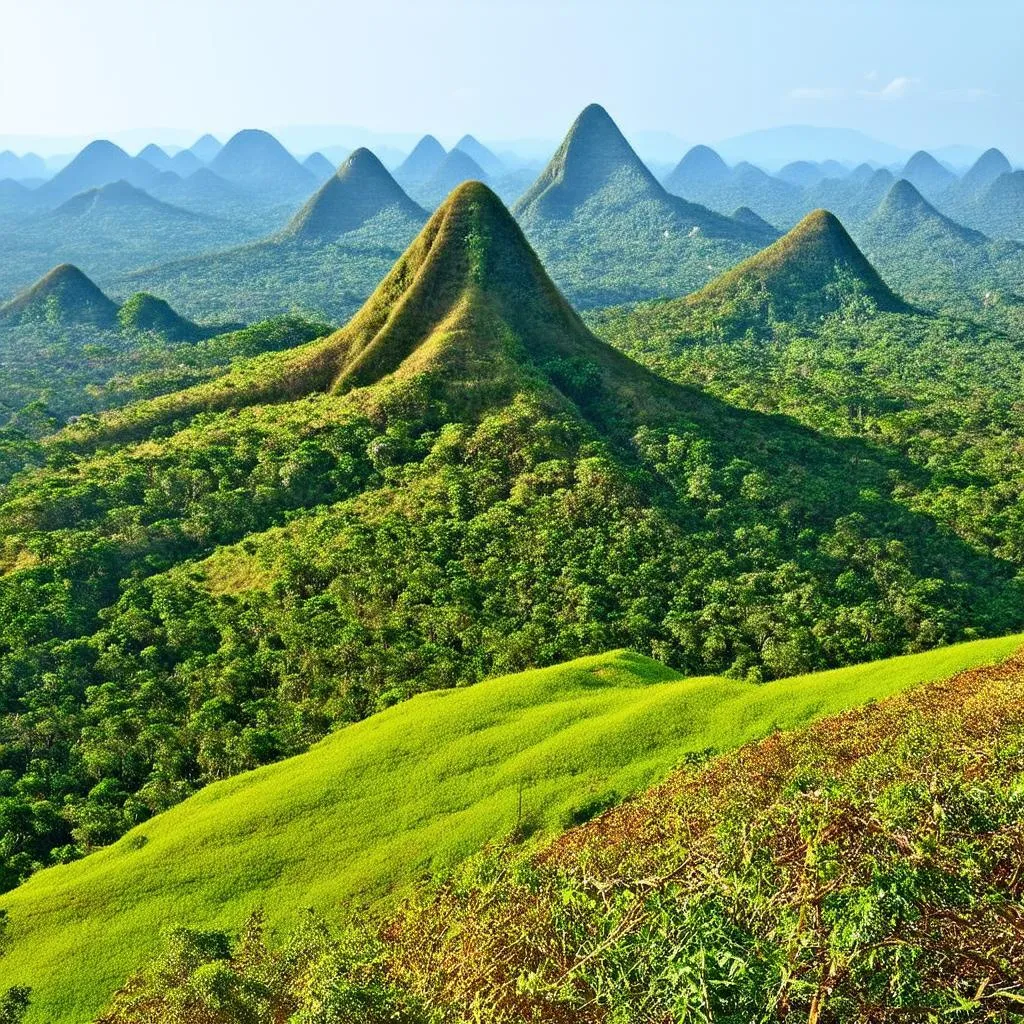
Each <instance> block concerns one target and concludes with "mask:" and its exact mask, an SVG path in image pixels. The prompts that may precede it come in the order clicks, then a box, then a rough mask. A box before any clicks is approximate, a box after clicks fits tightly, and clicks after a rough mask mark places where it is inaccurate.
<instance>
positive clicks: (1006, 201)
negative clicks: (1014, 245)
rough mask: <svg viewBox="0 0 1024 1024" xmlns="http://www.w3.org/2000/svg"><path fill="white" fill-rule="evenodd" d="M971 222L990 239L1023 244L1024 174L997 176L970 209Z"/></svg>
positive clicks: (1019, 172)
mask: <svg viewBox="0 0 1024 1024" xmlns="http://www.w3.org/2000/svg"><path fill="white" fill-rule="evenodd" d="M969 216H970V223H971V224H972V226H974V227H977V228H980V229H981V230H982V231H984V232H985V233H986V234H987V235H990V236H991V237H992V238H1009V239H1015V240H1016V241H1018V242H1024V171H1013V172H1012V173H1010V174H1000V175H999V177H998V178H996V180H995V181H993V182H992V184H991V185H989V186H988V188H987V189H985V190H984V192H982V194H981V195H980V196H979V197H978V198H977V199H976V201H975V202H974V203H973V204H972V205H971V207H970V210H969Z"/></svg>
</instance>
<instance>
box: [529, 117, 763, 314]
mask: <svg viewBox="0 0 1024 1024" xmlns="http://www.w3.org/2000/svg"><path fill="white" fill-rule="evenodd" d="M735 205H738V204H734V206H735ZM514 213H515V215H516V217H517V219H518V220H519V221H520V223H521V224H522V225H523V228H524V230H525V231H526V233H527V236H528V237H529V239H530V241H531V242H532V243H533V245H534V246H535V247H536V248H537V250H538V252H539V253H540V255H541V257H542V258H543V259H544V262H545V264H546V265H547V266H548V268H549V270H550V272H551V274H552V276H553V277H554V279H555V280H556V281H557V282H558V284H559V285H560V286H561V287H562V288H563V289H564V290H565V291H566V293H567V295H568V296H569V298H570V299H572V301H573V302H575V303H577V304H579V305H583V306H595V305H609V304H611V303H613V302H617V301H618V302H625V301H633V300H636V299H640V298H650V297H652V296H654V295H678V294H682V293H684V292H687V291H690V290H691V289H693V288H694V287H697V286H699V285H701V284H703V283H704V282H705V281H707V280H708V279H709V278H710V277H713V276H714V274H715V273H716V272H720V271H722V270H725V269H726V268H727V267H729V266H731V265H732V264H733V263H735V262H736V261H737V260H738V259H740V258H742V257H743V256H747V255H749V254H750V253H751V252H753V251H754V250H755V249H757V248H758V247H760V246H761V245H764V244H765V243H767V242H769V241H771V240H772V239H773V238H774V237H775V233H774V232H773V231H771V230H769V231H765V230H764V228H762V227H760V226H757V225H751V224H749V223H743V222H739V221H735V220H733V219H731V218H729V217H726V216H723V215H722V214H720V213H714V212H712V211H711V210H709V209H707V208H706V207H703V206H699V205H697V204H696V203H691V202H687V201H686V200H685V199H681V198H679V197H678V196H673V195H670V194H669V193H668V192H666V191H665V189H664V188H663V187H662V186H661V184H659V182H658V181H657V179H656V178H655V177H654V175H653V174H652V173H651V172H650V171H649V170H648V169H647V167H646V166H645V165H644V164H643V162H642V161H641V160H640V158H639V157H638V156H637V155H636V153H635V152H634V151H633V149H632V147H631V146H630V145H629V143H628V142H627V141H626V139H625V137H624V136H623V135H622V133H621V132H620V131H619V129H618V126H617V125H616V124H615V122H614V121H613V120H612V119H611V118H610V117H609V116H608V113H607V111H605V110H604V109H603V108H602V107H600V106H598V105H596V104H592V105H591V106H589V107H587V108H586V109H585V110H584V111H583V112H582V113H581V114H580V115H579V117H578V118H577V119H576V121H575V122H574V123H573V125H572V127H571V128H570V129H569V132H568V134H567V135H566V137H565V140H564V141H563V142H562V145H561V146H560V147H559V149H558V151H557V152H556V153H555V155H554V156H553V157H552V158H551V161H550V162H549V163H548V165H547V167H546V168H545V169H544V170H543V171H542V173H541V174H540V176H539V177H538V178H537V180H536V181H535V182H534V184H533V185H532V186H531V187H530V188H529V189H528V190H527V191H526V192H525V193H524V194H523V196H522V197H521V198H520V199H519V200H518V201H517V202H516V205H515V207H514Z"/></svg>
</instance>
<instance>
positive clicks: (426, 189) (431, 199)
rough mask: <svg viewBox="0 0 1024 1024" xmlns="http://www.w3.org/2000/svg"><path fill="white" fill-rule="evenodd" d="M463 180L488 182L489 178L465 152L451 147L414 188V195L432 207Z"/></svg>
mask: <svg viewBox="0 0 1024 1024" xmlns="http://www.w3.org/2000/svg"><path fill="white" fill-rule="evenodd" d="M464 181H483V182H489V181H490V178H489V177H488V175H487V172H486V171H485V170H484V169H483V168H482V167H481V166H480V165H479V164H478V163H477V162H476V161H475V160H474V159H473V158H472V157H471V156H470V155H469V154H468V153H467V152H465V151H464V150H461V149H453V150H452V151H451V152H450V153H449V154H448V155H447V156H446V157H445V158H444V160H442V161H441V163H440V165H439V166H438V167H437V169H436V170H435V171H434V173H433V174H432V175H431V176H430V177H429V178H428V179H427V180H426V181H425V182H424V183H423V184H422V185H420V186H419V187H418V188H417V189H415V190H414V195H415V196H416V198H417V199H419V200H420V201H421V202H422V203H423V204H424V205H425V206H428V207H434V206H437V205H438V204H439V203H441V202H443V201H444V199H445V198H446V197H447V196H448V194H449V193H450V192H451V191H452V189H454V188H457V187H458V186H459V185H461V184H462V183H463V182H464Z"/></svg>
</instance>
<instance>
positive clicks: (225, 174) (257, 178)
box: [210, 129, 316, 198]
mask: <svg viewBox="0 0 1024 1024" xmlns="http://www.w3.org/2000/svg"><path fill="white" fill-rule="evenodd" d="M210 170H212V171H213V172H214V173H215V174H218V175H219V176H220V177H222V178H224V179H225V180H226V181H229V182H231V183H232V184H234V185H240V186H242V187H243V188H245V189H247V190H249V191H250V192H253V193H262V194H264V195H267V194H269V195H272V196H274V197H277V198H280V197H290V196H304V195H308V194H309V193H310V192H312V191H313V189H314V188H315V186H316V178H315V177H314V176H313V174H311V173H310V172H309V171H308V170H307V169H306V168H304V167H303V166H302V165H301V164H300V163H299V162H298V160H296V159H295V157H293V156H292V155H291V153H289V152H288V150H286V149H285V148H284V146H282V145H281V143H280V142H278V141H277V139H275V138H274V136H273V135H271V134H269V133H268V132H264V131H259V130H257V129H246V130H244V131H240V132H238V133H237V134H236V135H233V136H232V137H231V138H230V139H229V140H228V141H227V142H226V143H225V144H224V147H223V148H222V149H220V150H219V151H218V153H217V155H216V156H215V157H214V158H213V159H212V160H211V161H210Z"/></svg>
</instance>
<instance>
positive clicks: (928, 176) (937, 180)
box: [900, 149, 957, 197]
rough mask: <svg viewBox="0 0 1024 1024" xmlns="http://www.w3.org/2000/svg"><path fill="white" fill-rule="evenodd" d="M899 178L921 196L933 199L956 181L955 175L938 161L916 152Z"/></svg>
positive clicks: (921, 151)
mask: <svg viewBox="0 0 1024 1024" xmlns="http://www.w3.org/2000/svg"><path fill="white" fill-rule="evenodd" d="M900 177H901V178H905V179H906V180H907V181H909V182H910V183H911V184H912V185H913V186H914V187H915V188H916V189H917V190H918V191H919V192H920V193H921V194H922V195H925V196H928V197H934V196H939V195H941V194H942V193H943V192H944V191H945V190H946V189H948V188H949V187H950V186H951V185H953V184H954V182H955V181H956V180H957V179H956V175H955V174H954V173H953V172H952V171H950V170H948V169H947V168H945V167H943V166H942V164H940V163H939V161H938V160H936V159H935V157H933V156H932V155H931V153H926V152H925V151H924V150H923V149H921V150H918V151H917V152H916V153H915V154H914V155H913V156H912V157H911V158H910V159H909V160H908V161H907V162H906V164H904V166H903V170H901V171H900Z"/></svg>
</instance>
